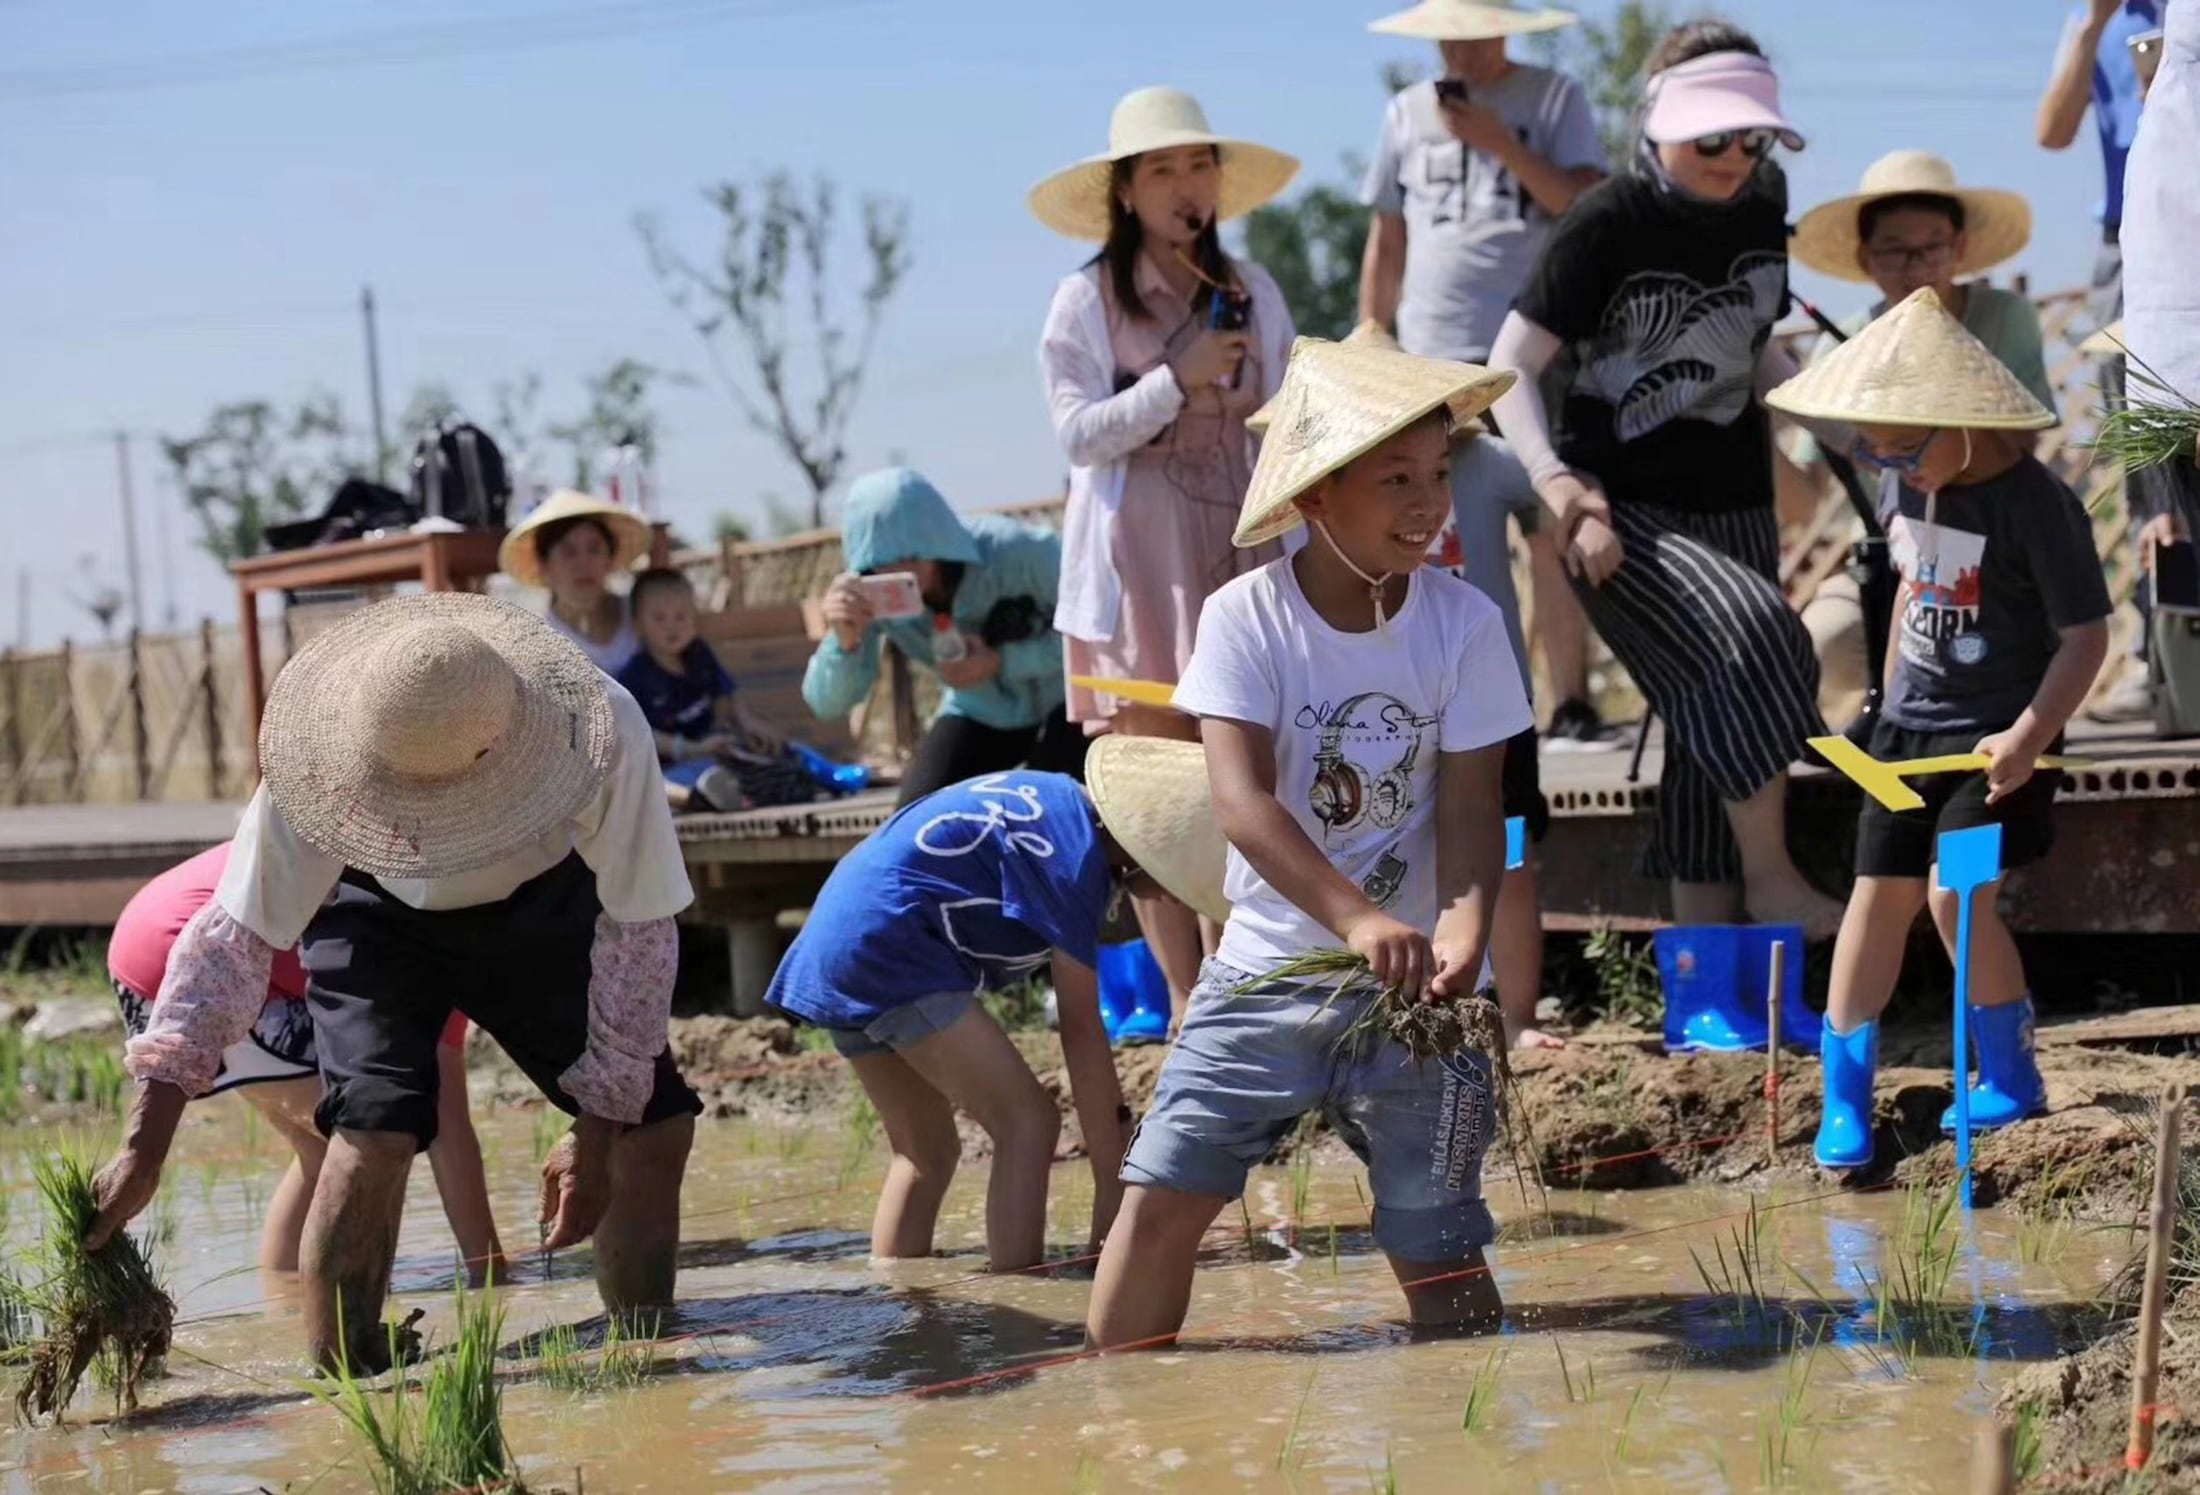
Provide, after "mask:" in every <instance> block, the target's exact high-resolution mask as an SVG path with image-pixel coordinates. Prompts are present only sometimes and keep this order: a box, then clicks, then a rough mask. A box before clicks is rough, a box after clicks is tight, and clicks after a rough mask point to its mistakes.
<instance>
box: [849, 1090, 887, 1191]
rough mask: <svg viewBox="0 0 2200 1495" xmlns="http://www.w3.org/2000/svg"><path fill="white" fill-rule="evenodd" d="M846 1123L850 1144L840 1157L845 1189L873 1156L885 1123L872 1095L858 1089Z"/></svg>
mask: <svg viewBox="0 0 2200 1495" xmlns="http://www.w3.org/2000/svg"><path fill="white" fill-rule="evenodd" d="M844 1125H845V1129H846V1132H847V1136H848V1146H847V1149H846V1150H845V1151H844V1152H843V1153H842V1154H841V1158H840V1186H841V1187H842V1188H844V1189H845V1188H846V1187H848V1185H849V1183H850V1182H852V1181H853V1180H854V1178H855V1176H856V1174H857V1173H859V1172H861V1171H862V1168H863V1165H864V1163H865V1161H866V1160H868V1159H869V1157H870V1156H871V1149H872V1148H873V1147H875V1146H876V1145H877V1144H878V1138H879V1132H880V1130H881V1129H882V1127H883V1125H884V1123H882V1122H881V1121H880V1119H879V1114H878V1107H877V1106H874V1105H872V1104H871V1097H870V1096H868V1095H866V1094H865V1093H864V1092H862V1091H860V1090H858V1091H857V1092H856V1098H855V1104H854V1105H852V1106H850V1107H849V1108H848V1119H847V1121H846V1123H845V1124H844Z"/></svg>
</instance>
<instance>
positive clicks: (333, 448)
mask: <svg viewBox="0 0 2200 1495" xmlns="http://www.w3.org/2000/svg"><path fill="white" fill-rule="evenodd" d="M160 448H161V454H162V455H163V456H164V457H166V458H167V459H168V466H169V470H170V472H171V473H172V475H173V476H174V478H175V481H176V487H177V489H178V490H180V491H181V493H182V494H183V501H184V504H185V506H186V507H188V508H189V509H190V510H191V512H192V513H193V514H194V515H196V516H197V518H198V521H199V546H200V548H201V549H203V550H204V551H205V552H206V553H207V554H208V555H210V556H212V557H213V558H214V559H215V560H216V561H219V562H220V563H221V564H223V565H225V566H226V565H228V564H229V563H230V562H231V561H236V560H242V559H243V558H244V557H246V556H252V555H258V554H259V553H260V551H261V549H262V548H263V547H264V545H265V540H264V538H263V532H264V530H265V529H266V527H267V526H268V525H269V524H275V523H280V522H281V521H283V520H285V519H297V518H300V517H302V516H303V515H304V514H305V513H306V512H307V510H308V505H309V502H310V501H311V500H312V499H314V498H316V497H325V496H326V495H327V494H328V493H329V492H330V491H332V490H333V489H334V487H335V485H336V484H337V483H339V482H341V481H342V480H343V479H344V478H345V477H349V476H356V475H357V474H359V473H361V472H364V471H366V470H367V468H368V466H369V464H368V462H367V460H366V458H365V456H364V454H363V453H362V452H361V451H360V450H359V448H358V443H357V441H356V440H355V438H354V433H353V432H352V431H351V430H350V428H349V427H347V426H346V425H345V423H344V414H343V411H342V409H341V408H340V407H339V406H338V405H337V403H336V397H335V396H333V395H329V394H317V395H312V396H309V397H308V398H307V399H305V400H304V401H303V402H301V403H300V404H299V405H298V407H297V408H296V409H295V410H293V411H289V412H284V411H281V410H278V409H277V408H276V407H275V406H274V405H273V404H272V403H270V402H269V401H266V400H243V401H237V402H235V403H232V404H227V405H217V406H216V407H215V408H214V410H213V412H212V413H211V414H209V415H208V416H207V418H206V426H205V428H204V429H203V430H201V431H200V432H199V433H198V434H196V435H193V436H182V437H176V436H163V437H162V438H161V440H160Z"/></svg>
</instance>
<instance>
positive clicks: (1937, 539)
mask: <svg viewBox="0 0 2200 1495" xmlns="http://www.w3.org/2000/svg"><path fill="white" fill-rule="evenodd" d="M1938 439H1939V440H1941V441H1952V440H1959V439H1960V437H1958V436H1956V435H1954V434H1953V433H1944V434H1943V435H1941V436H1940V437H1939V438H1938ZM1887 538H1888V540H1889V541H1890V542H1891V543H1892V547H1893V550H1894V563H1895V565H1896V567H1897V568H1899V569H1900V571H1901V573H1902V580H1903V583H1904V587H1903V598H1902V607H1901V619H1900V624H1899V636H1898V637H1897V639H1896V640H1895V645H1896V647H1897V648H1898V649H1899V650H1900V651H1901V652H1900V655H1899V657H1898V658H1897V659H1896V661H1895V671H1894V682H1893V686H1892V688H1891V689H1890V690H1889V691H1888V692H1887V720H1889V721H1891V722H1893V723H1894V724H1895V725H1896V726H1898V727H1908V728H1909V729H1911V730H1912V731H1918V732H1998V731H2000V730H2001V729H2002V728H2004V727H2007V726H2009V725H2010V724H2011V723H2012V722H2014V721H2015V720H2016V719H2017V718H2018V717H2020V716H2022V715H2023V714H2024V708H2025V707H2027V706H2029V705H2031V704H2032V697H2033V695H2034V693H2036V692H2037V691H2038V690H2039V688H2040V679H2041V677H2042V676H2044V675H2045V674H2046V673H2047V666H2048V663H2049V661H2051V660H2052V659H2053V658H2054V657H2055V651H2056V650H2057V649H2058V648H2060V647H2061V646H2062V639H2061V637H2060V634H2059V633H2058V630H2060V629H2064V628H2074V627H2076V626H2077V625H2078V624H2081V623H2092V622H2096V621H2098V620H2099V619H2102V618H2105V617H2107V616H2108V614H2109V600H2108V585H2107V583H2106V582H2105V581H2104V580H2103V579H2102V577H2101V563H2100V561H2099V560H2098V559H2096V558H2095V556H2094V551H2093V525H2092V522H2091V521H2090V520H2089V519H2087V518H2086V513H2085V507H2084V505H2082V504H2080V503H2079V502H2078V499H2077V495H2075V494H2073V493H2072V492H2071V491H2070V489H2069V488H2068V487H2066V486H2065V485H2064V483H2063V481H2062V479H2060V478H2058V477H2056V476H2055V475H2054V474H2053V473H2051V472H2049V471H2048V470H2047V469H2046V468H2044V467H2042V466H2041V465H2040V464H2039V463H2038V462H2036V461H2034V460H2033V459H2032V458H2030V457H2026V458H2025V459H2024V460H2023V461H2021V462H2019V463H2018V464H2017V465H2016V466H2015V467H2012V468H2010V469H2009V471H2007V472H2005V473H2003V474H2001V476H1999V477H1994V478H1988V479H1987V480H1986V481H1985V482H1983V483H1970V484H1966V485H1964V486H1962V487H1960V488H1956V487H1950V488H1943V489H1941V490H1940V493H1939V496H1938V497H1937V498H1934V499H1932V500H1929V501H1928V500H1927V499H1926V497H1925V496H1924V495H1923V494H1921V493H1917V492H1915V491H1913V490H1912V489H1910V488H1909V487H1907V486H1905V487H1903V488H1902V489H1901V490H1900V492H1899V494H1898V496H1897V503H1896V511H1895V514H1894V516H1893V520H1892V522H1891V523H1890V524H1889V525H1888V526H1887Z"/></svg>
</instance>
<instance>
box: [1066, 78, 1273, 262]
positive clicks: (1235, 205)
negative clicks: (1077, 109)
mask: <svg viewBox="0 0 2200 1495" xmlns="http://www.w3.org/2000/svg"><path fill="white" fill-rule="evenodd" d="M1180 145H1212V146H1217V147H1219V148H1220V149H1221V152H1222V196H1221V200H1220V202H1219V204H1218V206H1217V208H1216V212H1215V217H1216V218H1217V220H1218V221H1226V220H1228V219H1231V218H1242V217H1244V216H1245V215H1246V214H1247V213H1250V212H1252V211H1253V209H1255V208H1257V207H1259V206H1260V205H1261V204H1262V203H1264V202H1267V201H1269V200H1270V199H1272V198H1274V197H1275V196H1276V195H1277V194H1279V193H1281V192H1282V191H1283V189H1284V188H1286V187H1288V186H1290V185H1291V179H1292V178H1293V177H1295V176H1297V175H1298V174H1299V160H1298V157H1296V156H1287V155H1285V154H1284V153H1283V152H1282V151H1278V150H1270V149H1269V148H1268V147H1267V146H1265V145H1254V144H1252V143H1251V142H1250V141H1245V140H1225V139H1223V138H1222V137H1221V136H1220V135H1217V134H1216V133H1215V132H1214V131H1213V130H1211V129H1209V128H1208V125H1207V115H1206V111H1204V110H1202V109H1201V108H1200V107H1199V101H1198V100H1197V99H1195V98H1193V97H1192V96H1191V95H1190V94H1188V93H1184V92H1182V91H1181V90H1179V89H1174V88H1141V89H1139V90H1138V91H1137V92H1136V93H1131V94H1125V95H1124V96H1123V99H1122V101H1121V102H1120V103H1118V104H1117V105H1116V106H1115V114H1114V117H1113V118H1111V119H1110V120H1109V121H1108V148H1107V149H1106V150H1105V151H1103V152H1101V153H1100V154H1099V155H1097V156H1087V157H1086V158H1085V159H1084V160H1082V161H1079V162H1078V163H1077V164H1076V165H1074V166H1070V167H1066V168H1064V169H1063V170H1061V171H1058V172H1056V173H1055V174H1054V175H1052V176H1050V177H1048V178H1047V179H1046V180H1045V181H1043V182H1041V183H1040V184H1039V185H1038V186H1036V187H1034V188H1032V189H1031V211H1032V212H1033V213H1035V214H1037V215H1038V218H1039V221H1040V222H1041V223H1043V224H1045V225H1046V226H1047V227H1048V228H1051V229H1053V230H1054V231H1055V232H1056V233H1058V234H1066V235H1068V236H1069V237H1070V238H1072V239H1086V240H1090V241H1091V242H1093V243H1096V244H1097V243H1104V242H1105V241H1106V239H1107V237H1108V184H1109V182H1110V180H1111V179H1112V178H1113V176H1114V168H1115V163H1116V162H1118V161H1124V160H1128V159H1129V158H1130V157H1132V156H1142V155H1145V154H1146V153H1147V152H1148V151H1165V150H1170V149H1173V148H1174V147H1176V146H1180Z"/></svg>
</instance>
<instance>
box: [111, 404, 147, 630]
mask: <svg viewBox="0 0 2200 1495" xmlns="http://www.w3.org/2000/svg"><path fill="white" fill-rule="evenodd" d="M115 477H116V486H117V491H118V492H119V493H120V494H121V495H122V557H123V563H124V565H125V566H127V567H128V569H129V575H130V626H131V627H132V628H134V629H137V630H140V631H142V630H143V629H144V627H145V576H144V573H143V571H142V570H141V569H140V567H139V565H138V533H137V498H136V495H135V494H133V493H132V492H131V490H130V433H129V432H127V431H117V432H115Z"/></svg>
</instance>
